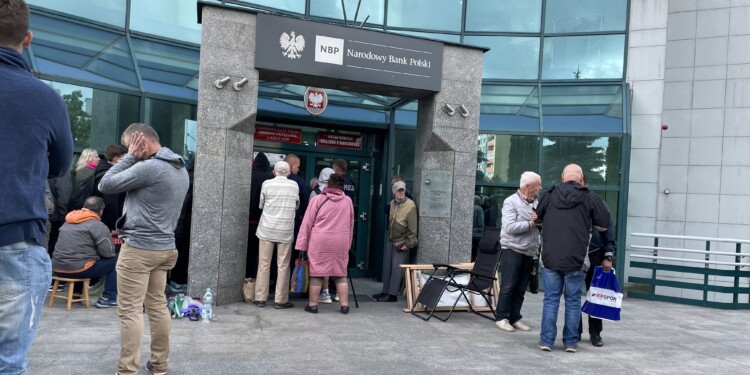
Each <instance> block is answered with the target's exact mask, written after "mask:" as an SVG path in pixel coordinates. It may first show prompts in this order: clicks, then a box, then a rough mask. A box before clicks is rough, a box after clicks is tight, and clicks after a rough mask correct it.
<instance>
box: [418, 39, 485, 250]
mask: <svg viewBox="0 0 750 375" xmlns="http://www.w3.org/2000/svg"><path fill="white" fill-rule="evenodd" d="M483 53H484V52H483V51H482V50H481V49H475V48H468V47H462V46H456V45H445V47H444V49H443V78H442V90H441V91H440V92H439V93H437V94H434V95H431V96H430V97H427V98H423V99H420V100H419V110H418V112H417V137H416V145H415V153H416V154H415V160H414V164H415V165H414V195H415V199H416V200H417V205H418V207H419V210H420V216H419V252H418V255H417V262H418V263H435V262H447V263H457V262H468V261H470V258H471V220H472V213H473V211H472V210H473V197H474V180H475V178H476V157H477V134H478V131H479V104H480V97H481V91H482V59H483ZM446 104H449V105H450V106H451V107H452V108H453V109H454V111H455V112H454V113H453V115H450V114H449V113H448V112H449V110H447V109H446V107H445V105H446ZM461 105H463V106H464V107H465V108H466V110H468V115H466V116H464V115H463V114H462V110H461V108H460V106H461Z"/></svg>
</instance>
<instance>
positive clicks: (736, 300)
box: [732, 242, 742, 307]
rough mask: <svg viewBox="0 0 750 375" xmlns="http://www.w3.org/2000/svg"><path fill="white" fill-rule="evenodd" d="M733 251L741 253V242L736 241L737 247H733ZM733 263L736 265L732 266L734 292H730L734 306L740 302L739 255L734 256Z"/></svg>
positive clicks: (740, 260) (740, 258) (740, 259)
mask: <svg viewBox="0 0 750 375" xmlns="http://www.w3.org/2000/svg"><path fill="white" fill-rule="evenodd" d="M734 252H735V253H737V254H740V253H742V244H741V243H739V242H738V243H737V247H735V250H734ZM734 261H735V263H737V265H736V266H735V267H734V293H732V303H734V305H735V306H734V307H737V304H738V303H739V302H740V300H739V289H740V262H742V257H741V256H739V255H738V256H736V257H734Z"/></svg>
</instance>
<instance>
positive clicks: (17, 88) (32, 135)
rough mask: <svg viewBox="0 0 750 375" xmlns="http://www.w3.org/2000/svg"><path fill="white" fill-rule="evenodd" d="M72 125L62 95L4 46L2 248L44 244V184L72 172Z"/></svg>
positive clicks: (0, 90) (0, 70)
mask: <svg viewBox="0 0 750 375" xmlns="http://www.w3.org/2000/svg"><path fill="white" fill-rule="evenodd" d="M69 121H70V120H69V119H68V111H67V109H66V107H65V103H63V101H62V99H61V98H60V95H59V94H57V93H56V92H55V91H54V90H52V88H50V87H49V86H48V85H46V84H44V83H43V82H42V81H40V80H38V79H36V78H34V76H32V75H31V70H30V69H29V67H28V65H27V64H26V61H24V59H23V57H22V56H21V54H20V53H18V51H16V50H15V49H12V48H8V47H3V46H0V246H5V245H10V244H13V243H16V242H21V241H33V242H36V243H37V244H39V245H43V244H44V234H45V230H44V224H45V223H46V221H47V209H46V208H45V205H44V183H45V181H46V180H47V178H54V177H60V176H62V175H64V174H66V173H68V170H69V169H70V164H71V162H72V160H73V136H72V135H71V133H70V123H69Z"/></svg>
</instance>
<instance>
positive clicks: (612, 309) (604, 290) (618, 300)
mask: <svg viewBox="0 0 750 375" xmlns="http://www.w3.org/2000/svg"><path fill="white" fill-rule="evenodd" d="M622 297H623V294H622V290H620V284H619V283H618V282H617V276H615V269H614V268H613V269H612V271H610V272H604V271H603V270H602V267H601V266H599V267H596V268H595V269H594V278H593V279H591V287H590V288H589V291H588V292H587V293H586V302H584V304H583V306H582V307H581V311H582V312H584V313H586V314H589V316H592V317H594V318H599V319H603V320H612V321H617V320H620V310H622Z"/></svg>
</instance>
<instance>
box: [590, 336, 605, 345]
mask: <svg viewBox="0 0 750 375" xmlns="http://www.w3.org/2000/svg"><path fill="white" fill-rule="evenodd" d="M589 336H590V337H591V345H594V346H596V347H600V346H604V341H602V336H601V335H599V334H598V333H592V334H590V335H589Z"/></svg>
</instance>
